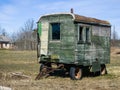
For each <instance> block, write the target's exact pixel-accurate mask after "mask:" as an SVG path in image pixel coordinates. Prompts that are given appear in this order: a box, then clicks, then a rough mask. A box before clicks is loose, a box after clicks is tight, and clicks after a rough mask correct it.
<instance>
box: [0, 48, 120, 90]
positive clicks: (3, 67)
mask: <svg viewBox="0 0 120 90" xmlns="http://www.w3.org/2000/svg"><path fill="white" fill-rule="evenodd" d="M111 51H112V52H111V64H109V65H107V70H108V74H107V75H105V76H98V77H84V78H83V79H82V80H78V81H74V80H71V79H70V78H69V77H59V76H50V77H48V78H44V79H41V80H37V81H35V80H34V79H35V77H36V75H37V74H38V69H39V64H38V63H37V59H36V51H8V50H1V51H0V85H1V86H8V87H11V88H12V89H13V90H74V89H76V90H120V55H119V54H116V52H119V51H120V49H119V48H112V49H111ZM11 72H19V73H22V74H24V75H27V76H29V77H30V78H24V79H23V78H13V77H11Z"/></svg>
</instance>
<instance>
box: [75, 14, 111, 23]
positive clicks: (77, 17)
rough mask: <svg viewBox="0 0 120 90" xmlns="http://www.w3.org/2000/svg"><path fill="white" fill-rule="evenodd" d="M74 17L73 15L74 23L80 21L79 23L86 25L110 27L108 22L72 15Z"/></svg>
mask: <svg viewBox="0 0 120 90" xmlns="http://www.w3.org/2000/svg"><path fill="white" fill-rule="evenodd" d="M74 15H75V21H78V22H79V21H80V22H86V23H94V24H103V25H110V23H109V22H108V21H105V20H99V19H96V18H91V17H85V16H80V15H77V14H74Z"/></svg>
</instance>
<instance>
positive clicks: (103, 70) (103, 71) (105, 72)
mask: <svg viewBox="0 0 120 90" xmlns="http://www.w3.org/2000/svg"><path fill="white" fill-rule="evenodd" d="M100 73H101V75H105V74H107V69H106V65H105V64H103V65H101V72H100Z"/></svg>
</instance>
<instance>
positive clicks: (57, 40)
mask: <svg viewBox="0 0 120 90" xmlns="http://www.w3.org/2000/svg"><path fill="white" fill-rule="evenodd" d="M52 24H59V28H60V29H59V31H60V38H59V39H53V30H52ZM49 26H50V28H49V29H50V34H49V37H50V41H52V42H54V41H55V42H60V41H61V23H60V22H51V23H49Z"/></svg>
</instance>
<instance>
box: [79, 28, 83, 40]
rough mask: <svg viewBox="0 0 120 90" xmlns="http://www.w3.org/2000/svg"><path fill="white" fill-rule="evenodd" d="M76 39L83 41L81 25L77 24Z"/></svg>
mask: <svg viewBox="0 0 120 90" xmlns="http://www.w3.org/2000/svg"><path fill="white" fill-rule="evenodd" d="M78 41H83V26H79V30H78Z"/></svg>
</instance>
